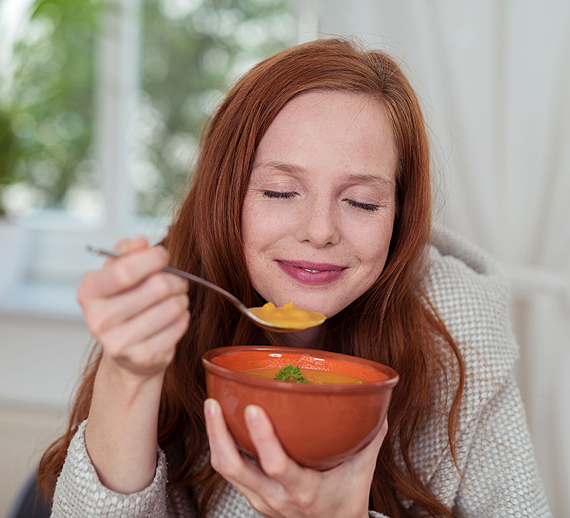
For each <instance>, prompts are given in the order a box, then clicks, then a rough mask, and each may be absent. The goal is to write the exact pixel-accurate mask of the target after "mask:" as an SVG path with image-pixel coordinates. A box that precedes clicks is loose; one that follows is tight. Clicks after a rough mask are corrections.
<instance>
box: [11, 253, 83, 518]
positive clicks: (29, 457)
mask: <svg viewBox="0 0 570 518" xmlns="http://www.w3.org/2000/svg"><path fill="white" fill-rule="evenodd" d="M0 253H1V251H0ZM89 344H90V338H89V334H88V332H87V330H86V328H85V326H84V324H83V323H82V322H81V321H80V320H78V319H77V318H75V317H60V318H56V317H53V316H52V317H41V316H33V315H29V314H28V315H25V314H9V313H6V311H4V312H1V311H0V445H1V447H0V516H5V515H6V514H7V511H8V508H9V506H10V505H11V504H12V502H13V501H14V498H15V496H16V494H17V492H18V490H19V488H20V487H21V485H22V483H23V482H24V480H25V479H26V478H27V476H28V475H29V474H30V472H31V471H32V469H33V468H34V466H36V464H37V462H38V460H39V457H40V456H41V453H42V452H43V450H44V448H45V447H46V446H47V445H48V444H49V443H50V442H51V441H53V440H54V439H55V438H56V437H57V435H58V433H60V432H61V430H62V426H63V424H64V422H65V418H66V412H67V408H68V402H69V399H70V395H71V393H72V391H73V388H74V386H75V383H76V381H77V379H78V376H79V374H80V372H81V369H82V366H83V364H84V363H85V361H86V357H87V351H88V346H89Z"/></svg>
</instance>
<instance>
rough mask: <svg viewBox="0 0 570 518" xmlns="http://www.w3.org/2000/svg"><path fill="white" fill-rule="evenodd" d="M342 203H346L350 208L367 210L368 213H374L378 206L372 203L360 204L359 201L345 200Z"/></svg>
mask: <svg viewBox="0 0 570 518" xmlns="http://www.w3.org/2000/svg"><path fill="white" fill-rule="evenodd" d="M344 201H346V202H348V204H349V205H350V206H352V207H356V208H357V209H362V210H367V211H369V212H376V211H377V210H378V209H379V208H380V205H375V204H373V203H361V202H359V201H354V200H348V199H345V200H344Z"/></svg>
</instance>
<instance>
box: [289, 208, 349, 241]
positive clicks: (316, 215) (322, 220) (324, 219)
mask: <svg viewBox="0 0 570 518" xmlns="http://www.w3.org/2000/svg"><path fill="white" fill-rule="evenodd" d="M303 209H304V210H303V213H304V217H303V218H302V219H301V224H300V226H299V234H298V238H299V240H300V241H305V242H308V243H310V244H311V245H313V246H314V247H315V248H323V247H325V246H327V245H336V244H338V243H339V241H340V236H341V233H340V221H339V214H338V208H337V207H335V205H334V203H332V202H331V201H330V200H313V201H312V202H310V203H307V205H306V206H305V207H304V208H303Z"/></svg>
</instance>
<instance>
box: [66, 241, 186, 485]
mask: <svg viewBox="0 0 570 518" xmlns="http://www.w3.org/2000/svg"><path fill="white" fill-rule="evenodd" d="M115 249H116V250H118V251H120V252H122V253H123V254H124V255H123V256H121V257H118V258H110V259H108V260H107V261H106V262H105V264H104V265H103V267H102V268H101V269H100V270H96V271H92V272H90V273H87V274H86V275H85V276H84V277H83V279H82V280H81V283H80V285H79V288H78V291H77V299H78V301H79V303H80V304H81V307H82V308H83V312H84V314H85V321H86V323H87V327H88V328H89V331H90V332H91V334H92V335H93V336H94V337H95V338H96V339H97V340H98V342H99V343H100V344H101V347H102V348H103V356H102V359H101V363H100V364H99V367H98V369H97V375H96V377H95V382H94V386H93V396H92V399H91V406H90V408H89V417H88V420H87V426H86V428H85V443H86V446H87V451H88V453H89V457H90V459H91V461H92V463H93V466H94V467H95V470H96V471H97V474H98V475H99V479H100V480H101V482H102V483H103V485H105V486H106V487H108V488H109V489H112V490H114V491H117V492H119V493H125V494H128V493H135V492H138V491H141V490H143V489H144V488H145V487H147V486H148V485H149V484H150V483H151V482H152V480H153V478H154V476H155V470H156V461H157V449H156V445H157V442H158V438H157V429H158V414H159V409H160V400H161V393H162V384H163V379H164V373H165V371H166V368H167V367H168V365H169V364H170V362H171V361H172V359H173V358H174V354H175V352H176V344H177V343H178V341H179V340H180V338H181V337H182V335H183V334H184V332H185V331H186V329H187V327H188V321H189V318H190V314H189V311H188V295H187V290H188V284H187V281H186V280H185V279H181V278H179V277H177V276H175V275H172V274H169V273H165V272H163V271H162V268H163V267H164V266H165V265H166V264H167V263H168V254H167V253H166V250H165V249H164V248H162V247H160V246H155V247H149V245H148V242H147V241H146V239H144V238H137V239H134V240H123V241H120V242H119V243H117V245H116V246H115Z"/></svg>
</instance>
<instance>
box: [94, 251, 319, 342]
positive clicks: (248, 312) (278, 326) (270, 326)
mask: <svg viewBox="0 0 570 518" xmlns="http://www.w3.org/2000/svg"><path fill="white" fill-rule="evenodd" d="M87 250H88V251H89V252H90V253H92V254H93V255H97V256H106V257H121V256H122V255H123V254H121V253H120V252H116V251H114V250H106V249H104V248H99V247H96V246H88V247H87ZM162 271H164V272H168V273H172V274H173V275H178V276H179V277H183V278H184V279H188V280H189V281H191V282H194V283H196V284H200V285H201V286H204V287H206V288H209V289H211V290H213V291H215V292H217V293H219V294H220V295H222V297H225V298H226V299H227V300H229V301H230V302H231V303H232V304H233V305H234V306H235V307H236V308H238V309H239V310H240V311H241V312H242V313H243V314H244V315H245V316H247V317H248V318H249V319H250V320H251V321H252V322H254V323H255V324H256V325H257V326H259V327H261V328H263V329H266V330H268V331H274V332H277V333H288V332H292V331H301V330H303V329H307V328H309V327H315V326H318V325H320V324H322V323H323V322H324V321H325V318H326V317H325V316H324V315H321V316H322V319H314V320H311V321H309V322H299V323H298V324H299V325H290V324H283V323H275V322H270V321H268V320H265V319H263V318H260V317H259V316H258V315H256V314H255V313H254V312H253V311H252V310H258V311H259V310H261V309H262V308H248V307H247V306H246V305H245V304H244V303H243V302H242V301H241V300H239V299H238V298H237V297H235V296H234V295H232V294H231V293H230V292H229V291H226V290H224V289H223V288H220V287H219V286H217V285H216V284H213V283H211V282H209V281H207V280H206V279H202V277H198V276H197V275H192V274H191V273H188V272H185V271H183V270H179V269H177V268H173V267H172V266H165V267H164V268H163V269H162ZM299 311H303V310H299ZM307 313H308V312H307ZM311 313H314V312H311Z"/></svg>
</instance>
